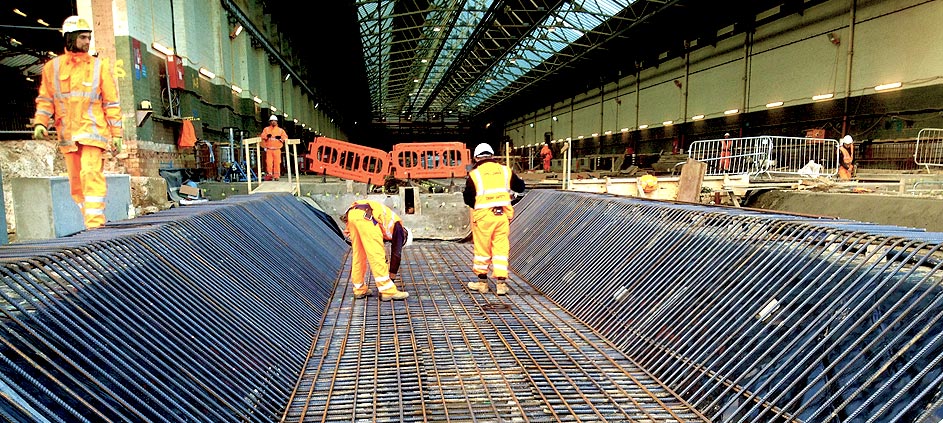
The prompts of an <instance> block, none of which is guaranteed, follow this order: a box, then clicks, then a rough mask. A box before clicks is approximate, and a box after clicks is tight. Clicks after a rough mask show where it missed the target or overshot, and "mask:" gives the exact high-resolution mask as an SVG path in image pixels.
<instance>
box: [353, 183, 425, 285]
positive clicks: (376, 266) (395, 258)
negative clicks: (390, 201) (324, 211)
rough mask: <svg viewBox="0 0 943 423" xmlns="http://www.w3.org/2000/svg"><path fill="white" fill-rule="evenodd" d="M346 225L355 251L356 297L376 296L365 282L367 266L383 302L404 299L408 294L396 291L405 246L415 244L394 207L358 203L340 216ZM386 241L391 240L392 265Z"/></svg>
mask: <svg viewBox="0 0 943 423" xmlns="http://www.w3.org/2000/svg"><path fill="white" fill-rule="evenodd" d="M341 220H342V221H344V222H345V223H346V227H345V228H344V235H346V236H348V237H350V246H351V249H352V250H353V257H352V259H351V268H350V281H351V282H352V283H353V284H354V298H357V299H360V298H364V297H367V296H369V295H372V294H373V291H372V290H370V289H369V288H368V287H367V284H366V283H365V282H364V276H365V274H366V272H367V263H368V262H369V263H370V270H371V271H372V272H373V280H374V281H375V283H376V285H377V290H379V291H380V300H381V301H389V300H403V299H406V297H408V296H409V293H407V292H403V291H400V290H398V289H396V283H395V281H396V272H398V271H399V265H400V260H401V258H402V251H403V247H404V246H406V245H409V244H411V243H412V234H411V233H410V231H409V230H408V229H406V227H404V226H403V220H402V219H400V217H399V216H398V215H397V214H396V212H394V211H393V210H392V209H391V208H389V207H387V206H386V205H384V204H383V203H380V202H378V201H373V200H357V201H354V203H353V204H351V206H350V208H349V209H347V211H346V212H345V213H344V215H343V216H341ZM384 241H390V242H391V243H392V247H391V248H390V263H389V265H388V264H387V261H386V248H385V247H384V245H383V242H384Z"/></svg>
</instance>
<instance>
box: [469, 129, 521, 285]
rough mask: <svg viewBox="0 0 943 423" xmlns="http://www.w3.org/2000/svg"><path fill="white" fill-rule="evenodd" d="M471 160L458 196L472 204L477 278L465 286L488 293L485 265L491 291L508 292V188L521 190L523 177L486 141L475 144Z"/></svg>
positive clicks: (510, 216) (510, 212) (511, 212)
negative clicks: (499, 158)
mask: <svg viewBox="0 0 943 423" xmlns="http://www.w3.org/2000/svg"><path fill="white" fill-rule="evenodd" d="M474 157H475V164H474V166H472V169H471V170H470V171H469V172H468V179H467V180H466V181H465V190H464V191H463V192H462V197H463V199H464V201H465V204H467V205H468V206H469V207H471V208H472V238H473V240H474V242H475V257H474V259H473V260H472V271H474V272H475V274H476V275H478V281H477V282H469V283H468V289H470V290H472V291H478V293H481V294H487V293H488V268H489V266H490V267H492V268H493V272H492V273H493V276H494V278H495V293H496V294H498V295H505V294H507V292H508V287H507V284H506V282H505V281H506V280H507V278H508V263H509V260H508V254H509V253H510V251H511V244H510V241H509V240H508V235H510V227H511V219H513V218H514V207H513V206H512V205H511V191H514V192H518V193H522V192H524V189H525V188H526V185H525V184H524V180H523V179H521V178H520V177H518V176H517V175H516V174H514V172H512V171H511V169H509V168H508V167H507V166H505V165H503V164H501V163H499V162H498V161H497V160H496V159H495V158H494V150H492V149H491V146H490V145H488V144H486V143H481V144H478V146H477V147H475V152H474Z"/></svg>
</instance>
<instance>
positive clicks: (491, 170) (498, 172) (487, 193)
mask: <svg viewBox="0 0 943 423" xmlns="http://www.w3.org/2000/svg"><path fill="white" fill-rule="evenodd" d="M468 176H469V178H471V179H473V180H474V181H475V209H490V208H492V207H510V206H511V188H510V187H511V170H510V169H508V167H507V166H504V165H502V164H500V163H497V162H486V163H482V164H480V165H479V166H477V167H475V168H474V169H472V171H471V172H469V173H468Z"/></svg>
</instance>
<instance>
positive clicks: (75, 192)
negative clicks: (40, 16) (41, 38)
mask: <svg viewBox="0 0 943 423" xmlns="http://www.w3.org/2000/svg"><path fill="white" fill-rule="evenodd" d="M62 35H63V37H64V38H65V53H64V54H62V55H60V56H57V57H55V58H53V59H52V60H50V61H48V62H46V64H45V65H43V76H42V82H41V83H40V85H39V95H38V96H37V97H36V114H35V115H34V117H33V122H34V123H35V126H34V128H33V138H34V139H37V140H39V139H48V138H49V132H48V131H47V129H46V128H48V127H49V123H50V120H53V118H54V117H55V121H54V122H55V125H56V136H57V137H58V138H59V151H60V152H62V155H63V156H64V157H65V165H66V170H67V171H68V173H69V187H70V189H71V193H72V199H73V200H75V203H76V204H77V205H78V206H79V209H80V210H81V211H82V216H83V217H84V219H85V228H86V229H94V228H97V227H100V226H102V225H104V224H105V195H106V194H107V187H106V185H105V172H104V167H103V166H104V163H103V153H104V151H105V150H111V149H114V150H116V151H115V152H116V153H120V149H121V131H122V128H121V106H120V104H119V102H118V87H117V85H116V84H115V78H114V76H113V75H112V73H111V65H110V64H109V63H108V61H107V60H105V59H102V58H98V57H93V56H91V55H90V54H88V51H89V48H90V46H91V43H92V26H91V25H89V23H88V21H87V20H85V19H83V18H80V17H78V16H70V17H69V18H67V19H66V20H65V22H64V23H63V24H62Z"/></svg>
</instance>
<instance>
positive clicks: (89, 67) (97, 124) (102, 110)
mask: <svg viewBox="0 0 943 423" xmlns="http://www.w3.org/2000/svg"><path fill="white" fill-rule="evenodd" d="M111 75H112V74H111V69H110V68H109V65H108V61H107V60H106V59H101V58H97V57H92V56H91V55H89V54H88V53H72V52H69V51H66V52H65V54H63V55H61V56H58V57H56V58H54V59H52V60H50V61H49V62H47V63H46V64H45V65H43V76H42V83H41V84H40V87H39V95H38V96H37V97H36V114H35V116H34V123H36V124H41V125H43V126H45V127H47V128H48V127H50V125H49V121H50V119H52V118H53V116H55V127H56V132H57V134H58V137H59V140H60V150H62V152H63V153H67V152H71V151H76V150H77V147H76V146H75V145H74V143H79V144H83V145H91V146H95V147H98V148H101V149H107V148H108V145H109V143H110V142H111V139H112V138H114V137H120V136H122V129H121V105H120V103H119V102H118V87H117V85H116V83H115V80H114V78H113V77H112V76H111Z"/></svg>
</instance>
